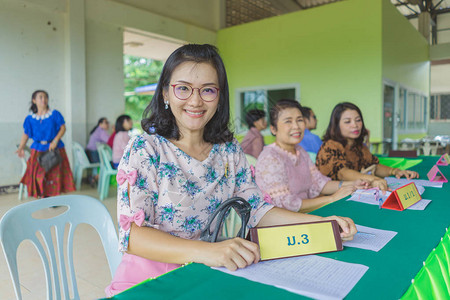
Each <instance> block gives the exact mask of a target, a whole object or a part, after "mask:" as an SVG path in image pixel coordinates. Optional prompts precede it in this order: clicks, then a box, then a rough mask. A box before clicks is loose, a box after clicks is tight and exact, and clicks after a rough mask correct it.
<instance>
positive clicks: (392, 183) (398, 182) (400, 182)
mask: <svg viewBox="0 0 450 300" xmlns="http://www.w3.org/2000/svg"><path fill="white" fill-rule="evenodd" d="M384 179H385V180H386V182H387V184H388V186H389V187H390V188H392V189H394V190H395V189H397V188H399V187H401V186H404V185H405V184H408V183H411V182H414V183H415V184H416V186H417V185H421V186H430V187H436V188H442V185H443V184H444V183H443V182H434V181H429V180H423V179H410V180H408V179H406V178H400V179H398V178H396V177H386V178H384Z"/></svg>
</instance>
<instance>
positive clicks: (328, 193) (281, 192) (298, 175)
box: [255, 99, 368, 212]
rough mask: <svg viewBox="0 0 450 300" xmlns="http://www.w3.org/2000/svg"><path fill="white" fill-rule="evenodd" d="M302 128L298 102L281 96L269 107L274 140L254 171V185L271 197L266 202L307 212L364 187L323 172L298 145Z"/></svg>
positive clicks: (302, 122)
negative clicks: (330, 176) (333, 179)
mask: <svg viewBox="0 0 450 300" xmlns="http://www.w3.org/2000/svg"><path fill="white" fill-rule="evenodd" d="M305 130H306V126H305V121H304V117H303V115H302V109H301V105H300V103H298V102H297V101H295V100H291V99H282V100H279V101H278V102H277V103H276V104H275V105H274V106H272V108H271V109H270V131H271V132H272V134H273V135H275V137H276V140H275V143H273V144H270V145H268V146H266V147H264V150H263V151H262V152H261V154H260V155H259V158H258V161H257V162H256V174H255V180H256V184H257V185H258V186H259V188H260V189H261V190H262V191H263V192H264V193H265V194H266V195H269V196H270V200H269V201H268V202H270V203H272V204H274V205H276V206H278V207H282V208H285V209H287V210H290V211H295V212H298V211H299V212H310V211H312V210H314V209H317V208H319V207H321V206H324V205H326V204H328V203H331V202H335V201H338V200H340V199H342V198H344V197H346V196H348V195H350V194H351V193H352V192H354V191H355V190H356V189H357V188H359V189H363V188H367V186H368V183H366V182H364V181H362V180H355V181H340V182H339V181H332V180H331V179H330V178H328V177H326V176H324V175H322V174H321V173H320V171H319V170H318V169H317V168H316V166H315V165H314V163H313V162H312V161H311V159H310V158H309V155H308V153H306V151H305V150H304V149H303V148H302V147H301V146H299V145H298V144H299V142H300V141H301V140H302V138H303V135H304V132H305ZM265 199H266V201H267V200H268V199H267V197H265Z"/></svg>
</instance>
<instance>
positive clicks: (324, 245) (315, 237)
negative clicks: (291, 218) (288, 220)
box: [250, 220, 343, 260]
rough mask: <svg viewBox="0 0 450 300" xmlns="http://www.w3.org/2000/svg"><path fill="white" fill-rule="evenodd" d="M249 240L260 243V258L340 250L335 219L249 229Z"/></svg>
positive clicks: (340, 242) (339, 239)
mask: <svg viewBox="0 0 450 300" xmlns="http://www.w3.org/2000/svg"><path fill="white" fill-rule="evenodd" d="M250 240H251V241H252V242H255V243H257V244H258V245H259V249H260V253H261V260H269V259H277V258H284V257H292V256H300V255H308V254H316V253H323V252H332V251H340V250H342V249H343V247H342V240H341V237H340V233H339V225H338V223H337V222H336V221H335V220H331V221H319V222H310V223H301V224H291V225H282V226H267V227H257V228H251V229H250Z"/></svg>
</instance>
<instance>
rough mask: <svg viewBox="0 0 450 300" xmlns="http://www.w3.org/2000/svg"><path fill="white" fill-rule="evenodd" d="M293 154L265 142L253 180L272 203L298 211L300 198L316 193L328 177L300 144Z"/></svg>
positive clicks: (300, 202)
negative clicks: (254, 179)
mask: <svg viewBox="0 0 450 300" xmlns="http://www.w3.org/2000/svg"><path fill="white" fill-rule="evenodd" d="M295 149H296V152H297V153H296V154H293V153H290V152H288V151H286V150H284V149H282V148H280V147H279V146H278V145H277V144H275V143H273V144H270V145H268V146H265V147H264V149H263V151H262V152H261V154H260V155H259V157H258V161H257V163H256V168H255V169H256V174H255V176H256V183H257V184H258V186H259V187H260V188H261V190H262V191H263V192H264V193H266V194H269V195H270V197H271V198H272V204H274V205H275V206H278V207H282V208H285V209H288V210H291V211H299V210H300V208H301V206H302V199H311V198H315V197H317V196H319V194H320V193H321V191H322V189H323V187H324V186H325V184H326V183H327V182H328V181H330V180H331V179H330V178H328V177H326V176H325V175H322V173H320V171H319V170H318V169H317V167H316V166H315V165H314V163H313V162H312V161H311V159H310V158H309V155H308V153H307V152H306V151H305V150H303V148H302V147H300V146H298V145H296V146H295Z"/></svg>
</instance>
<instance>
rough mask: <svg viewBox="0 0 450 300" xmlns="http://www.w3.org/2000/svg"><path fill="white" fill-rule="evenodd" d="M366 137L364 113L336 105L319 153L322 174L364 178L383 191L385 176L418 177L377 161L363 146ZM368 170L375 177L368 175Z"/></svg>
mask: <svg viewBox="0 0 450 300" xmlns="http://www.w3.org/2000/svg"><path fill="white" fill-rule="evenodd" d="M365 135H367V129H366V128H365V126H364V120H363V117H362V114H361V110H360V109H359V108H358V107H357V106H356V105H354V104H352V103H349V102H343V103H339V104H338V105H336V106H335V107H334V109H333V112H332V113H331V119H330V123H329V124H328V128H327V131H326V133H325V136H324V138H323V140H324V141H323V144H322V147H321V148H320V150H319V152H318V153H317V158H316V166H317V167H318V168H319V170H320V172H322V174H324V175H325V176H328V177H331V178H332V179H334V180H356V179H365V180H367V181H369V182H370V183H371V186H372V187H379V188H380V189H381V190H387V188H388V187H387V183H386V180H384V179H383V178H384V177H387V176H391V175H394V176H395V177H397V178H400V177H402V176H405V177H406V178H408V179H411V178H418V177H419V174H418V173H417V172H413V171H409V170H400V169H397V168H391V167H388V166H385V165H382V164H380V163H379V160H378V158H377V157H376V156H374V155H372V153H370V151H369V149H368V148H367V146H365V145H364V144H363V139H364V136H365ZM369 171H370V172H371V174H373V175H371V174H368V173H369ZM380 177H381V178H380Z"/></svg>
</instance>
